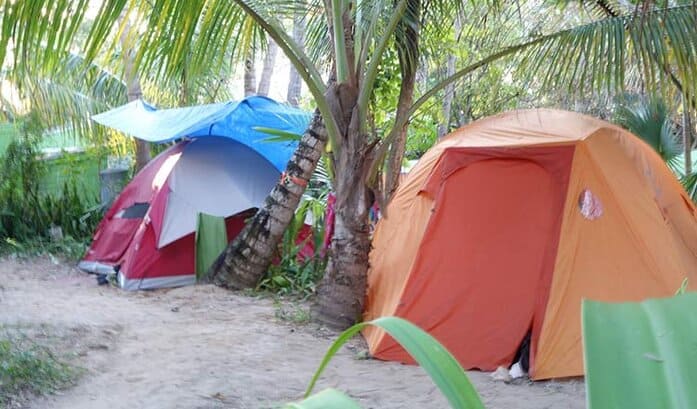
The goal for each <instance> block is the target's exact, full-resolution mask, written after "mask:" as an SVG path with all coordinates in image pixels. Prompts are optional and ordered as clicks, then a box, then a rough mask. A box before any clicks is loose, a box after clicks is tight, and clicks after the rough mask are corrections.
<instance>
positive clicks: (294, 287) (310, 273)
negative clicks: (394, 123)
mask: <svg viewBox="0 0 697 409" xmlns="http://www.w3.org/2000/svg"><path fill="white" fill-rule="evenodd" d="M330 186H331V183H330V178H329V174H328V171H327V168H326V167H325V166H324V165H323V164H322V163H320V165H319V166H318V167H317V170H316V171H315V173H314V175H313V177H312V179H311V180H310V184H309V186H308V188H307V191H306V192H305V194H304V195H303V198H302V201H301V202H300V205H299V206H298V209H297V211H296V212H295V216H294V217H293V220H292V221H291V223H290V225H289V226H288V229H286V232H285V233H284V235H283V241H282V242H281V245H280V248H279V259H278V260H277V262H276V263H274V264H273V265H272V266H271V267H269V270H268V271H267V273H266V275H265V276H264V278H263V279H262V280H261V281H260V282H259V285H258V286H257V290H264V291H270V292H273V293H275V294H279V295H294V296H299V297H301V298H307V297H309V296H310V295H312V294H314V293H315V289H316V284H317V283H318V282H319V280H320V279H321V278H322V275H323V274H324V269H325V268H326V266H327V255H326V253H325V251H324V235H325V227H326V226H325V211H326V208H327V196H328V195H329V191H330ZM308 221H309V222H310V223H309V226H310V229H309V230H310V231H309V232H308V227H306V222H308ZM308 233H309V234H308ZM308 244H309V245H311V247H312V248H313V249H314V251H313V252H312V254H311V255H308V254H304V252H303V250H304V249H305V248H306V247H307V246H308Z"/></svg>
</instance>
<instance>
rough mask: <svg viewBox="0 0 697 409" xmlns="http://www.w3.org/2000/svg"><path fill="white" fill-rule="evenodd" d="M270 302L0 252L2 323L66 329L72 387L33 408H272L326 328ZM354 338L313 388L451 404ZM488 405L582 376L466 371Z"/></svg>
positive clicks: (565, 399)
mask: <svg viewBox="0 0 697 409" xmlns="http://www.w3.org/2000/svg"><path fill="white" fill-rule="evenodd" d="M278 308H279V307H278V305H274V303H273V301H271V300H268V299H259V298H252V297H245V296H242V295H237V294H233V293H231V292H228V291H225V290H222V289H220V288H217V287H214V286H210V285H205V286H191V287H185V288H179V289H173V290H165V291H152V292H136V293H128V292H124V291H121V290H119V289H117V288H113V287H108V286H97V285H96V281H95V280H94V278H93V277H92V276H89V275H86V274H83V273H80V272H78V271H76V270H75V269H74V268H72V267H70V266H67V265H65V264H59V263H57V262H55V261H51V260H47V259H33V260H29V261H18V260H13V259H1V260H0V325H22V326H29V327H31V326H43V327H44V328H49V329H53V330H54V331H57V332H59V333H60V334H63V337H65V334H74V335H73V337H72V342H71V347H72V351H66V352H71V353H74V356H75V358H74V361H76V363H77V364H78V365H80V366H81V367H82V368H84V369H85V373H84V375H83V376H82V378H81V379H80V380H79V382H78V384H77V385H76V386H74V387H72V388H70V389H67V390H64V391H62V392H60V393H59V394H56V395H52V396H49V397H46V398H41V399H37V400H34V401H33V402H31V404H30V407H32V408H66V409H68V408H69V409H81V408H91V409H101V408H108V409H119V408H129V409H130V408H276V407H279V406H280V404H281V403H283V402H287V401H292V400H295V399H298V398H299V397H300V396H301V394H302V392H303V390H304V388H305V387H306V385H307V383H308V381H309V379H310V377H311V375H312V373H313V371H314V370H315V369H316V367H317V365H318V363H319V360H320V359H321V357H322V355H323V354H324V352H325V351H326V349H327V348H328V346H329V345H330V343H331V341H332V339H333V334H327V333H326V332H322V331H320V330H318V328H316V327H315V326H313V325H311V324H309V325H301V324H297V323H294V322H293V321H292V320H290V321H283V320H280V319H278V318H277V316H278V312H279V310H278ZM361 349H362V343H361V342H360V340H357V341H355V342H354V343H353V345H352V346H351V348H344V349H343V350H342V351H341V352H340V353H339V354H338V356H337V357H336V358H335V359H334V360H333V361H332V362H331V364H330V366H329V368H328V369H327V371H326V372H325V375H324V376H323V377H322V380H321V382H320V384H319V388H320V389H321V388H324V387H329V386H331V387H335V388H338V389H341V390H343V391H346V392H347V393H348V394H349V395H350V396H352V397H354V398H356V399H358V400H359V401H360V402H361V404H362V405H363V407H364V408H410V407H419V408H447V407H448V405H447V403H446V401H445V399H444V398H443V397H442V396H441V395H440V393H439V391H438V390H437V389H436V388H435V386H434V385H433V383H432V382H431V380H430V378H428V376H427V375H426V374H425V373H424V372H423V371H422V370H421V369H420V368H419V367H415V366H406V365H400V364H397V363H388V362H380V361H375V360H364V359H358V356H359V355H360V353H361ZM469 375H470V379H471V380H472V381H473V383H474V384H475V387H476V388H477V390H478V391H479V393H480V394H481V396H482V398H483V400H484V402H485V404H486V406H487V408H489V409H499V408H518V409H533V408H535V409H543V408H554V409H565V408H569V409H576V408H583V407H585V389H584V385H583V383H582V381H579V380H571V381H564V382H558V381H553V382H537V383H529V382H522V383H521V384H517V385H507V384H504V383H501V382H496V381H493V380H492V379H491V378H490V376H489V375H488V374H485V373H481V372H470V374H469Z"/></svg>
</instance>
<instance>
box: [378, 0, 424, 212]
mask: <svg viewBox="0 0 697 409" xmlns="http://www.w3.org/2000/svg"><path fill="white" fill-rule="evenodd" d="M410 3H411V4H409V6H407V10H408V13H413V15H412V16H411V18H410V19H409V20H410V21H419V19H420V10H421V0H410ZM397 42H398V46H397V57H398V58H399V65H400V69H401V71H402V84H401V87H400V90H399V101H398V102H397V115H396V118H397V119H396V120H395V122H397V121H399V119H400V118H402V117H403V116H405V115H408V111H409V108H410V107H411V104H412V102H413V99H414V85H415V81H416V71H417V68H418V65H419V63H418V61H419V28H418V25H414V24H407V23H400V27H399V28H398V29H397ZM408 128H409V121H406V122H404V127H402V129H399V130H398V131H399V133H398V134H397V137H396V138H395V140H394V141H393V142H392V146H391V147H390V151H389V153H388V156H387V170H386V175H385V176H386V178H387V179H386V180H385V196H384V197H385V200H384V201H385V203H387V202H388V201H389V200H390V198H391V197H392V195H393V194H394V192H395V191H396V190H397V187H398V186H399V175H400V174H401V173H402V161H403V160H404V151H405V149H406V144H407V131H408Z"/></svg>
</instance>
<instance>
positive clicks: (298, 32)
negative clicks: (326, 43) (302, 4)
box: [286, 12, 305, 106]
mask: <svg viewBox="0 0 697 409" xmlns="http://www.w3.org/2000/svg"><path fill="white" fill-rule="evenodd" d="M293 41H294V42H295V43H296V44H299V45H300V46H302V45H303V44H304V43H305V19H304V16H303V14H302V13H300V12H296V13H295V15H294V16H293ZM302 86H303V82H302V80H301V78H300V74H298V71H297V70H296V69H295V67H293V65H292V64H291V66H290V77H289V81H288V93H287V95H286V101H288V103H289V104H290V105H293V106H298V104H299V103H300V93H301V91H302Z"/></svg>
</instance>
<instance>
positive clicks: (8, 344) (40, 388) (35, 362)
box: [0, 334, 77, 407]
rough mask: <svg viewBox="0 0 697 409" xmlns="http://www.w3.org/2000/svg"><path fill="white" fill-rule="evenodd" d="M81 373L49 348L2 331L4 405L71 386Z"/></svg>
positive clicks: (0, 363)
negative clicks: (10, 335)
mask: <svg viewBox="0 0 697 409" xmlns="http://www.w3.org/2000/svg"><path fill="white" fill-rule="evenodd" d="M76 375H77V372H76V371H75V370H74V369H73V368H72V367H70V366H69V365H67V364H65V363H63V362H61V361H59V360H58V359H56V358H55V357H54V356H53V355H52V354H51V352H50V351H48V349H46V348H44V347H41V346H39V345H36V344H34V343H31V342H19V341H18V340H16V339H14V338H12V337H5V336H2V334H0V406H3V407H4V406H5V405H7V406H8V407H9V406H10V403H12V402H13V401H15V400H17V399H21V398H22V397H24V396H26V395H27V394H36V395H41V394H47V393H52V392H54V391H55V390H57V389H59V388H62V387H65V386H67V385H69V384H70V383H71V382H72V381H73V380H74V378H75V376H76Z"/></svg>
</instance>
